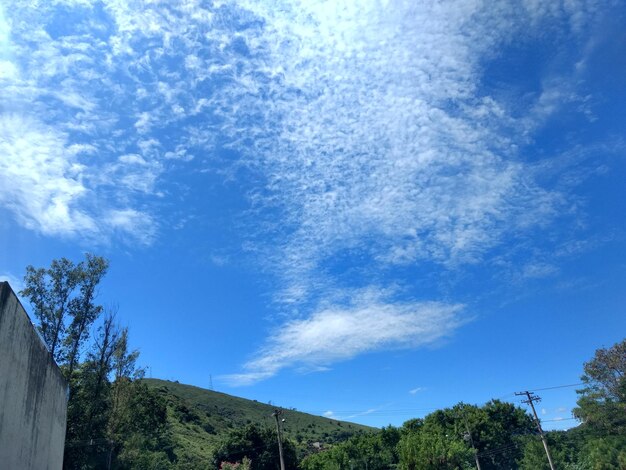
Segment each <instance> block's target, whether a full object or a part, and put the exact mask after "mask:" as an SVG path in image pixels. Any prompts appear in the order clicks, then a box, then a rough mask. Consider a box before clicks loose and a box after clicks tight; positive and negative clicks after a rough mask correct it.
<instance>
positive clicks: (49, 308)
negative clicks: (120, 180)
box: [21, 254, 626, 470]
mask: <svg viewBox="0 0 626 470" xmlns="http://www.w3.org/2000/svg"><path fill="white" fill-rule="evenodd" d="M107 269H108V262H107V261H106V260H105V259H104V258H101V257H97V256H93V255H89V254H88V255H86V257H85V260H83V261H82V262H80V263H78V264H75V263H73V262H72V261H69V260H67V259H65V258H62V259H60V260H54V261H53V262H52V264H51V266H50V267H49V268H41V269H35V268H33V267H31V266H29V267H28V268H27V272H26V276H25V288H24V290H23V291H22V292H21V294H22V296H24V297H25V298H27V299H28V300H29V301H30V304H31V306H32V309H33V313H34V315H35V317H36V318H37V322H38V324H37V328H38V330H39V333H40V334H41V337H42V338H43V340H44V341H45V343H46V344H47V346H48V348H49V350H50V352H51V354H52V355H53V357H54V358H55V360H56V361H57V363H58V364H59V365H60V367H61V370H62V371H63V373H64V375H65V377H66V378H67V381H68V384H69V403H68V422H67V436H66V449H65V461H64V468H66V469H92V468H93V469H98V468H106V469H172V470H174V469H189V470H191V469H201V468H207V469H238V470H270V469H271V470H275V469H277V468H278V466H279V463H278V462H279V455H278V446H277V434H276V428H275V422H274V421H273V418H272V417H271V413H272V411H273V410H274V407H273V406H271V405H266V404H262V403H258V402H255V401H251V400H245V399H243V398H237V397H232V396H229V395H225V394H222V393H219V392H214V391H209V390H203V389H200V388H197V387H192V386H188V385H182V384H178V383H175V382H168V381H162V380H157V379H144V378H143V371H142V370H141V369H140V368H138V367H137V366H136V363H137V359H138V353H137V351H131V350H130V349H129V346H128V330H127V329H125V328H120V327H119V326H118V325H117V324H116V322H115V314H114V312H110V311H108V312H107V311H105V309H103V308H102V306H100V305H97V304H96V302H95V299H96V293H97V288H98V285H99V283H100V281H101V279H102V278H103V276H104V275H105V274H106V271H107ZM94 325H98V327H97V328H96V327H95V326H94ZM582 380H583V383H584V387H583V388H582V389H581V390H579V391H578V393H579V395H580V396H579V400H578V407H577V408H576V409H575V410H574V415H575V417H576V418H578V419H579V420H580V421H581V423H582V424H580V425H579V426H578V427H576V428H574V429H571V430H569V431H561V432H556V431H555V432H548V433H546V438H547V442H548V445H549V447H550V450H551V454H552V457H553V460H554V463H555V466H556V468H558V469H559V470H563V469H568V470H625V469H626V340H624V341H622V342H621V343H618V344H616V345H614V346H613V347H611V348H607V349H599V350H598V351H597V352H596V354H595V357H594V358H592V359H591V360H590V361H589V362H587V363H586V364H585V365H584V375H583V376H582ZM283 412H284V415H283V416H284V417H285V418H286V421H285V423H284V432H283V433H282V435H283V448H284V459H285V464H286V468H287V469H296V468H300V469H302V470H323V469H337V470H344V469H345V470H354V469H365V470H382V469H402V470H431V469H432V470H436V469H442V470H445V469H472V468H476V467H477V466H478V464H480V468H481V469H482V470H495V469H520V470H543V469H549V465H548V461H547V459H546V454H545V451H544V448H543V445H542V443H541V440H540V439H539V435H538V433H537V430H536V423H535V422H534V420H533V418H532V416H531V415H529V414H528V413H527V412H525V411H524V410H522V409H521V408H519V407H516V406H514V405H512V404H510V403H506V402H502V401H498V400H492V401H490V402H488V403H487V404H485V405H483V406H475V405H468V404H464V403H459V404H457V405H456V406H454V407H452V408H446V409H443V410H438V411H436V412H434V413H431V414H429V415H428V416H426V417H424V418H419V419H412V420H409V421H407V422H406V423H404V425H403V426H401V427H399V428H396V427H393V426H389V427H386V428H383V429H382V430H374V429H372V428H367V427H366V426H360V425H357V424H353V423H346V422H340V421H336V420H330V419H326V418H321V417H316V416H312V415H308V414H306V413H300V412H297V411H296V410H284V411H283Z"/></svg>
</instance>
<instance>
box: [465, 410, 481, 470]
mask: <svg viewBox="0 0 626 470" xmlns="http://www.w3.org/2000/svg"><path fill="white" fill-rule="evenodd" d="M463 421H464V422H465V429H466V430H467V437H468V438H469V441H470V444H471V445H472V450H473V451H474V461H475V462H476V470H481V468H480V460H478V451H477V450H476V446H475V445H474V437H473V436H472V431H470V428H469V424H467V417H466V416H465V415H463Z"/></svg>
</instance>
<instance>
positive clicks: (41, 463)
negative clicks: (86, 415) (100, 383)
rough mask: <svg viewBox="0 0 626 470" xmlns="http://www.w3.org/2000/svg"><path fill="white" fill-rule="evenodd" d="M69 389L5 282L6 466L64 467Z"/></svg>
mask: <svg viewBox="0 0 626 470" xmlns="http://www.w3.org/2000/svg"><path fill="white" fill-rule="evenodd" d="M66 397H67V385H66V382H65V379H64V378H63V375H62V374H61V371H60V370H59V368H58V367H57V365H56V364H55V362H54V360H53V359H52V357H51V355H50V353H49V352H48V350H47V349H46V347H45V346H44V344H43V342H42V341H41V339H40V338H39V335H38V334H37V332H36V331H35V328H34V326H33V325H32V323H31V321H30V319H29V318H28V315H27V314H26V311H25V310H24V308H23V307H22V305H21V304H20V302H19V300H18V299H17V297H16V296H15V294H14V293H13V290H12V289H11V287H10V286H9V283H7V282H0V468H6V469H20V470H30V469H36V470H40V469H50V470H52V469H54V470H59V469H60V468H61V467H62V466H63V448H64V441H65V420H66V414H67V398H66Z"/></svg>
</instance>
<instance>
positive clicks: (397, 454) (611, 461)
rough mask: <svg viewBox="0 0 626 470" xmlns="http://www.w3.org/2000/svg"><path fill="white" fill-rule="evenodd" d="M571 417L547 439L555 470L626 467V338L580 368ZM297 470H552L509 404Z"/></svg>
mask: <svg viewBox="0 0 626 470" xmlns="http://www.w3.org/2000/svg"><path fill="white" fill-rule="evenodd" d="M582 381H583V384H584V387H583V388H582V389H581V390H579V391H578V393H579V395H580V397H579V400H578V407H577V408H575V409H574V411H573V412H574V416H575V417H576V418H578V419H579V420H580V421H581V422H582V424H580V425H579V426H578V427H576V428H574V429H571V430H569V431H552V432H548V433H546V438H547V443H548V447H549V449H550V452H551V456H552V459H553V461H554V465H555V467H556V468H557V469H559V470H625V469H626V340H623V341H622V342H621V343H618V344H616V345H614V346H613V347H611V348H608V349H599V350H598V351H596V354H595V357H594V358H593V359H592V360H590V361H589V362H587V363H586V364H585V365H584V375H583V376H582ZM300 468H301V469H302V470H323V469H324V470H326V469H336V470H354V469H366V470H383V469H394V468H398V469H402V470H445V469H450V470H453V469H475V468H480V469H481V470H491V469H493V470H496V469H520V470H544V469H545V470H550V466H549V463H548V460H547V456H546V453H545V450H544V447H543V445H542V442H541V439H540V436H539V434H538V429H537V426H536V423H535V422H534V420H533V418H532V417H531V415H530V414H528V413H526V412H525V411H524V410H522V409H521V408H519V407H516V406H514V405H512V404H510V403H504V402H501V401H498V400H493V401H490V402H489V403H487V404H486V405H484V406H482V407H478V406H474V405H467V404H463V403H460V404H458V405H456V406H454V407H452V408H447V409H444V410H438V411H435V412H434V413H431V414H429V415H428V416H426V417H425V418H423V419H413V420H410V421H407V422H406V423H404V425H403V426H402V427H400V428H394V427H391V426H390V427H388V428H383V430H382V431H381V432H380V433H377V434H372V435H363V436H355V437H353V438H351V439H349V440H347V441H346V442H343V443H341V444H338V445H336V446H334V447H333V448H331V449H330V450H328V451H325V452H321V453H318V454H315V455H310V456H308V457H306V458H304V459H303V460H302V461H301V462H300Z"/></svg>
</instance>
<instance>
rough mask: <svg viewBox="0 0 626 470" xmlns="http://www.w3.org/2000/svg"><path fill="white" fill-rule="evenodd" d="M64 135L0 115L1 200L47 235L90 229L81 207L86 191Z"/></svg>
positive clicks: (92, 223)
mask: <svg viewBox="0 0 626 470" xmlns="http://www.w3.org/2000/svg"><path fill="white" fill-rule="evenodd" d="M66 138H67V137H66V135H64V134H63V133H60V132H58V131H57V130H56V129H54V128H52V127H50V126H45V125H43V124H41V123H39V122H37V121H35V120H32V119H28V118H24V117H23V116H20V115H7V114H4V115H0V154H2V158H1V159H0V204H2V205H3V206H5V207H7V208H9V209H10V210H11V211H12V212H13V213H14V214H15V215H16V217H17V219H18V221H19V222H20V223H21V224H22V225H24V226H25V227H27V228H30V229H34V230H37V231H40V232H41V233H44V234H46V235H74V234H76V233H78V232H82V233H84V232H86V233H93V232H94V231H95V230H96V223H95V221H94V220H93V218H92V217H91V216H90V215H88V214H87V213H85V212H84V211H82V210H81V209H80V208H79V205H78V202H79V201H80V199H81V198H83V197H84V196H85V193H86V192H87V189H86V188H85V187H84V185H83V183H82V174H81V173H82V172H81V168H80V167H78V166H75V165H74V163H75V156H74V155H72V154H71V153H70V152H69V151H68V148H67V142H66Z"/></svg>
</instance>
